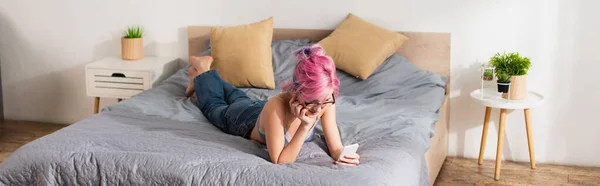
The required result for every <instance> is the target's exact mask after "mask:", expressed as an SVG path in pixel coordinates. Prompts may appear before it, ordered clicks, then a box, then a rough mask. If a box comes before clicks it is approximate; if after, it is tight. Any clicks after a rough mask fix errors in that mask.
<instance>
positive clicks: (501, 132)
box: [494, 109, 506, 180]
mask: <svg viewBox="0 0 600 186" xmlns="http://www.w3.org/2000/svg"><path fill="white" fill-rule="evenodd" d="M505 122H506V109H500V126H499V127H498V148H497V149H496V171H495V173H494V179H495V180H500V163H501V162H502V145H504V125H505Z"/></svg>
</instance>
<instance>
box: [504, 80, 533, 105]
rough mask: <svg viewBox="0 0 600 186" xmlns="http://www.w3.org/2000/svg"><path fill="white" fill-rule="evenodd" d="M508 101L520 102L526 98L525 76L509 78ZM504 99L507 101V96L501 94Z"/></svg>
mask: <svg viewBox="0 0 600 186" xmlns="http://www.w3.org/2000/svg"><path fill="white" fill-rule="evenodd" d="M509 92H510V99H514V100H521V99H525V97H527V75H521V76H512V77H511V78H510V91H509ZM502 97H503V98H504V99H508V94H507V93H504V94H502Z"/></svg>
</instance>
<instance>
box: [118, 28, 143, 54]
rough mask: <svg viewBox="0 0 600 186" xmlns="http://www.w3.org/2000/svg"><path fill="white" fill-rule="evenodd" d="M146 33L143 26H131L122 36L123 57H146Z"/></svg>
mask: <svg viewBox="0 0 600 186" xmlns="http://www.w3.org/2000/svg"><path fill="white" fill-rule="evenodd" d="M143 35H144V33H143V30H142V28H141V27H139V26H136V27H129V28H127V30H126V31H125V35H124V36H123V38H121V57H122V58H123V59H125V60H137V59H142V58H144V42H143V39H142V36H143Z"/></svg>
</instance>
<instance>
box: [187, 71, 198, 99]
mask: <svg viewBox="0 0 600 186" xmlns="http://www.w3.org/2000/svg"><path fill="white" fill-rule="evenodd" d="M198 75H200V73H198V71H197V70H196V68H194V67H190V68H189V69H188V77H189V79H190V83H188V86H187V88H186V89H185V96H187V97H190V96H192V95H193V94H194V78H196V76H198Z"/></svg>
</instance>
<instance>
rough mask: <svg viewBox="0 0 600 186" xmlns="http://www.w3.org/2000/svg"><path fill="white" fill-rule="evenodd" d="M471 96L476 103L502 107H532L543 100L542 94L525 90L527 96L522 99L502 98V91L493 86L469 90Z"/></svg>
mask: <svg viewBox="0 0 600 186" xmlns="http://www.w3.org/2000/svg"><path fill="white" fill-rule="evenodd" d="M471 97H472V98H473V100H475V101H476V102H477V103H479V104H482V105H484V106H487V107H493V108H503V109H526V108H532V107H535V106H538V105H539V104H541V103H543V102H544V96H542V95H541V94H539V93H536V92H532V91H529V92H527V97H525V99H522V100H509V99H504V98H502V93H498V91H497V90H496V89H494V88H484V89H477V90H474V91H473V92H471Z"/></svg>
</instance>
